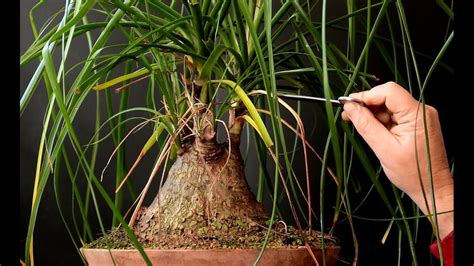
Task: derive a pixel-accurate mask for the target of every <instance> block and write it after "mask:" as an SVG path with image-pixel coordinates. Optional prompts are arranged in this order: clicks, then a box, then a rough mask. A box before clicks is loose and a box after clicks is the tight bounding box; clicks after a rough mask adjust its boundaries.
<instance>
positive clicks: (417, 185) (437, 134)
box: [342, 82, 453, 238]
mask: <svg viewBox="0 0 474 266" xmlns="http://www.w3.org/2000/svg"><path fill="white" fill-rule="evenodd" d="M350 97H353V98H358V99H361V100H362V101H363V102H364V104H365V105H366V107H367V108H366V107H364V106H362V105H359V104H356V103H351V102H348V103H346V104H344V112H343V113H342V119H344V120H346V121H349V120H350V121H352V123H353V124H354V126H355V128H356V130H357V132H359V134H360V135H361V136H362V137H363V138H364V140H365V141H366V142H367V144H368V145H369V146H370V148H371V149H372V150H373V151H374V153H375V155H376V156H377V157H378V159H379V160H380V163H381V165H382V168H383V170H384V172H385V174H386V175H387V177H388V179H389V180H390V181H391V182H392V183H393V184H394V185H395V186H397V187H398V188H399V189H401V190H402V191H404V192H405V193H406V194H407V195H408V196H409V197H410V198H411V199H412V200H413V201H414V202H415V203H416V204H417V205H418V206H419V208H420V210H421V211H422V212H423V213H424V214H425V215H428V214H430V213H433V209H432V202H433V201H432V195H433V193H431V181H430V177H429V172H428V169H429V164H428V160H427V153H426V151H427V146H426V138H425V133H424V132H425V131H424V125H423V109H422V105H421V103H419V102H418V101H417V100H415V99H414V98H413V97H412V96H411V95H410V94H409V93H408V92H407V91H406V90H405V89H403V88H402V87H400V86H399V85H398V84H396V83H394V82H387V83H385V84H383V85H379V86H376V87H374V88H372V89H371V90H368V91H362V92H359V93H353V94H351V95H350ZM425 106H426V124H427V129H428V130H427V131H428V140H429V148H430V155H431V172H432V178H433V186H434V197H435V202H436V211H437V212H445V211H452V210H453V178H452V175H451V173H450V170H449V165H448V160H447V156H446V151H445V147H444V141H443V136H442V133H441V126H440V123H439V118H438V112H437V111H436V109H435V108H433V107H431V106H429V105H425ZM415 140H416V145H415ZM415 147H416V148H415ZM417 156H418V159H417ZM417 160H418V162H419V164H418V165H419V170H418V166H417ZM420 176H421V178H420ZM423 189H424V192H425V195H426V201H425V197H424V195H423ZM438 224H439V230H440V237H441V238H443V237H444V236H446V235H447V234H449V233H450V232H451V231H452V230H453V213H452V212H448V213H446V214H439V216H438Z"/></svg>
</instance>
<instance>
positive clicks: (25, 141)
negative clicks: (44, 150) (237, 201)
mask: <svg viewBox="0 0 474 266" xmlns="http://www.w3.org/2000/svg"><path fill="white" fill-rule="evenodd" d="M34 3H35V1H32V0H28V1H26V0H25V1H21V10H20V11H21V12H20V52H24V51H25V50H26V49H27V47H28V45H29V44H30V43H31V42H32V40H33V39H32V33H31V28H30V24H29V22H28V11H29V10H30V8H31V7H32V6H33V5H34ZM63 5H64V3H63V1H52V2H51V3H47V4H46V5H45V6H48V7H47V8H40V9H38V10H37V11H36V12H35V15H36V18H37V22H38V25H42V23H43V22H44V20H45V19H46V18H47V17H49V16H50V15H51V14H52V12H54V11H56V10H58V9H59V8H60V7H61V6H63ZM344 6H345V1H330V4H329V6H328V11H329V13H330V15H329V17H331V16H337V15H340V13H341V12H345V8H344ZM405 7H406V11H407V14H406V15H407V17H408V22H409V25H410V32H411V36H412V41H413V44H414V47H415V49H416V50H419V51H423V52H424V53H426V54H428V55H431V56H435V55H436V53H437V52H438V49H439V48H440V47H441V46H442V40H443V38H442V37H443V36H444V34H445V31H446V27H445V26H446V21H447V18H446V16H445V15H444V13H443V12H442V11H441V9H440V8H439V7H438V6H437V5H436V4H435V2H434V1H429V0H419V1H406V3H405ZM315 16H318V14H315ZM395 16H396V14H392V18H395ZM381 32H384V29H381ZM330 34H331V32H330ZM332 34H333V35H332V36H331V38H332V40H334V41H336V42H338V41H342V39H340V37H338V33H337V32H333V33H332ZM338 38H339V39H338ZM85 49H87V48H86V47H85V46H77V47H73V51H74V52H73V53H71V55H70V57H71V58H72V60H73V61H74V60H79V58H80V54H81V53H84V51H85ZM373 50H375V49H373ZM452 50H453V49H452V48H450V49H448V52H447V54H446V55H445V57H444V59H443V61H444V62H446V63H448V64H449V63H451V62H452V61H453V60H452V57H453V56H452V53H453V51H452ZM399 54H400V55H401V53H399ZM400 59H402V58H400ZM370 61H371V63H370V64H369V66H370V68H369V71H368V72H369V73H373V74H375V75H376V76H378V77H379V78H380V80H381V82H385V81H388V80H390V77H391V75H390V72H389V71H388V69H387V68H386V67H385V66H384V65H383V63H382V62H383V61H382V60H381V58H380V55H378V54H376V53H374V52H372V54H371V57H370ZM418 63H419V65H420V68H421V69H422V73H426V70H427V67H428V66H429V63H430V62H429V61H426V60H423V59H421V58H418ZM34 69H35V67H34V66H28V67H26V68H24V69H22V70H21V72H20V77H21V79H20V91H21V92H23V90H24V88H25V87H26V84H27V83H26V82H27V80H28V78H29V77H31V75H32V73H33V71H34ZM453 84H454V77H453V75H451V74H449V73H447V72H446V71H444V70H443V69H441V68H438V70H436V71H435V73H434V75H433V77H432V79H431V82H430V83H429V86H428V89H427V93H426V99H427V100H426V102H427V103H428V104H430V105H433V106H435V107H436V108H437V109H438V110H439V114H440V119H441V124H442V127H443V134H444V137H445V144H446V147H447V151H448V156H449V158H450V160H451V159H452V154H453V149H454V147H453V143H454V138H455V134H456V132H455V127H454V123H455V122H454V117H455V113H454V112H455V111H454V110H453V109H452V108H450V107H451V106H452V104H451V101H452V100H453V99H454V95H455V94H456V93H458V94H459V92H457V91H456V90H459V88H455V87H454V86H453ZM90 98H91V99H90V100H89V101H88V102H86V106H85V108H87V109H89V108H91V109H92V108H94V105H95V100H94V99H93V97H90ZM130 99H131V100H130V105H135V104H138V103H140V102H143V98H142V96H141V93H140V92H139V91H138V89H137V90H135V93H134V92H132V96H131V97H130ZM102 100H103V99H102ZM45 102H46V96H45V94H44V90H41V88H40V89H39V90H38V92H37V93H36V94H35V96H34V98H33V99H32V101H31V103H30V106H29V107H28V109H27V111H25V113H24V114H23V116H22V118H21V120H20V130H21V132H20V164H21V165H20V191H21V197H20V229H21V236H20V237H21V241H20V243H18V244H17V245H18V253H19V254H20V257H24V244H25V243H24V241H25V238H26V230H27V223H28V217H29V210H30V207H31V194H32V186H33V177H34V171H35V162H36V152H37V149H38V144H39V134H38V132H41V130H42V118H43V117H42V116H40V115H38V114H41V113H42V112H43V111H44V109H45ZM303 108H304V109H305V110H308V111H312V112H313V113H314V111H315V108H314V106H310V104H306V103H305V104H304V106H303ZM309 113H311V112H309ZM307 116H308V117H306V118H305V119H306V121H305V122H306V123H307V124H310V125H311V124H312V123H314V119H315V115H307ZM92 123H93V118H92V116H91V115H90V114H89V115H80V116H79V117H78V118H77V119H76V123H75V128H76V129H77V130H78V132H79V137H80V139H81V140H84V141H87V140H88V139H89V138H90V136H91V133H92V132H91V131H90V128H91V127H90V126H91V125H92ZM81 129H83V130H81ZM315 135H316V136H315V137H313V138H312V139H311V143H312V144H314V145H315V146H317V147H321V146H322V145H323V144H321V143H320V142H321V141H320V140H321V138H318V137H317V135H318V134H315ZM145 137H146V134H142V133H138V134H136V135H135V136H133V138H132V139H131V140H130V141H129V142H127V147H128V149H129V150H131V152H132V154H133V153H134V152H135V154H136V152H137V149H139V147H140V145H142V143H143V141H144V139H145ZM110 144H111V143H110V142H105V143H104V144H103V145H104V146H106V145H109V146H110ZM319 150H320V149H319ZM109 155H110V153H103V154H99V158H98V161H99V162H103V163H101V164H102V167H103V165H105V162H106V161H107V160H108V158H109ZM132 159H133V158H129V161H131V160H132ZM151 159H152V158H149V159H148V160H147V159H145V160H144V162H142V164H141V166H140V167H139V168H138V169H137V173H136V175H135V176H136V177H137V179H138V183H140V182H143V179H144V177H146V176H147V173H148V171H149V169H150V166H151V163H152V160H151ZM254 161H256V160H254V159H253V158H251V157H250V158H249V159H248V162H249V163H248V164H247V168H246V173H247V177H248V179H249V183H250V185H251V187H252V188H253V189H254V188H255V185H256V180H255V175H253V173H255V169H256V165H255V164H252V163H251V162H254ZM99 164H100V163H99ZM301 167H303V166H301ZM99 169H101V167H99ZM111 169H113V165H112V166H111ZM300 170H301V173H303V170H302V169H300ZM110 173H112V171H110ZM140 176H141V177H142V178H141V181H140V180H139V177H140ZM105 182H106V183H107V182H111V181H110V180H107V179H106V180H105ZM384 183H385V185H388V184H387V182H384ZM367 184H368V183H367ZM367 184H366V185H367ZM109 187H112V186H109ZM70 190H71V188H70V185H69V184H68V182H63V183H61V185H60V191H61V195H62V196H63V201H64V206H65V211H66V213H67V212H69V210H68V206H71V199H70ZM316 204H317V202H316ZM104 207H105V206H104ZM104 209H106V208H104ZM358 215H359V216H364V217H377V218H380V217H389V215H388V214H387V212H386V210H385V208H384V207H383V205H382V203H381V201H380V199H379V198H378V196H377V195H376V194H375V193H373V194H372V195H371V196H370V197H369V200H368V202H367V204H365V205H364V206H363V207H362V208H361V209H360V210H359V212H358ZM106 216H107V215H106ZM106 220H107V221H109V220H110V219H106ZM68 222H71V220H68ZM387 225H388V223H387V222H369V221H363V220H357V219H356V220H355V226H356V229H357V234H358V239H359V244H360V255H359V258H360V265H380V264H382V263H387V262H388V265H395V264H396V254H397V250H396V249H397V244H396V241H397V237H396V234H391V235H390V236H389V238H388V240H387V242H386V244H385V245H382V244H380V239H381V238H382V235H383V233H384V232H385V229H386V228H387ZM93 226H94V228H95V230H96V231H97V232H99V227H98V224H97V223H95V224H93ZM421 227H422V230H421V231H420V234H419V239H418V243H417V249H419V250H420V252H419V253H418V254H419V255H420V257H419V260H420V265H427V264H428V263H430V260H431V257H430V255H429V251H428V245H429V244H430V243H431V241H432V240H431V227H430V225H429V224H428V222H427V221H422V223H421ZM335 233H336V236H337V237H339V238H340V241H341V245H342V247H343V251H342V254H341V255H342V258H343V259H344V258H346V259H348V260H349V261H350V258H351V256H352V241H351V235H350V230H349V228H348V226H347V225H344V224H343V225H341V226H340V227H338V228H337V229H336V232H335ZM405 247H407V245H405ZM403 252H404V257H406V258H407V259H409V257H410V255H409V253H408V252H409V251H408V250H404V251H403ZM35 254H36V258H37V263H38V265H66V264H68V265H80V264H81V261H80V259H79V258H78V255H77V253H76V251H75V250H74V246H73V245H72V243H71V241H70V239H69V236H68V234H67V232H66V230H65V228H64V225H63V223H62V221H61V219H60V217H59V213H58V210H57V206H56V202H55V199H54V193H53V186H52V183H51V182H50V183H49V184H48V186H47V189H46V191H45V194H44V197H43V200H42V204H41V207H40V210H39V214H38V223H37V227H36V231H35ZM408 262H409V261H408V260H407V261H405V262H404V263H403V260H402V265H406V264H408ZM341 265H342V264H341ZM435 265H436V263H435Z"/></svg>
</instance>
